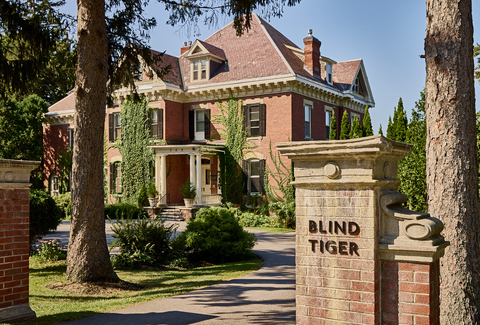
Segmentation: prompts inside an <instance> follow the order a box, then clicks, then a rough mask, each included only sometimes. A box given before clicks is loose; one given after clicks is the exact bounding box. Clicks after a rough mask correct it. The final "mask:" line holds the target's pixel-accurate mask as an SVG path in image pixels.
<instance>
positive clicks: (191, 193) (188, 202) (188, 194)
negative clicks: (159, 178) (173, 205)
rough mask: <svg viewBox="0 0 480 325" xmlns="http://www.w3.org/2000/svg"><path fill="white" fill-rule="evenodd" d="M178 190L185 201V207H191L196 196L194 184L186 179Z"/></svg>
mask: <svg viewBox="0 0 480 325" xmlns="http://www.w3.org/2000/svg"><path fill="white" fill-rule="evenodd" d="M180 192H182V195H183V201H184V202H185V207H186V208H191V207H192V206H193V201H194V200H195V197H196V196H197V190H196V189H195V186H194V185H193V184H192V183H190V182H189V181H187V182H186V183H185V184H183V185H182V187H181V188H180Z"/></svg>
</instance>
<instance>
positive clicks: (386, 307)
mask: <svg viewBox="0 0 480 325" xmlns="http://www.w3.org/2000/svg"><path fill="white" fill-rule="evenodd" d="M410 147H411V146H410V145H406V144H403V143H399V142H395V141H391V140H389V139H387V138H385V137H383V136H380V135H378V136H372V137H366V138H360V139H354V140H344V141H310V142H290V143H279V144H277V148H278V150H279V151H280V152H281V154H282V155H286V156H288V157H289V158H290V159H291V160H292V162H293V164H294V174H295V181H294V182H293V184H294V186H295V188H296V192H295V193H296V213H297V230H296V306H297V307H296V312H297V324H437V323H438V308H439V307H438V306H439V301H438V294H439V291H438V290H439V289H438V287H439V282H438V277H439V268H438V259H439V258H440V257H441V256H443V252H444V249H445V247H447V246H448V244H449V243H448V242H445V240H444V239H443V237H442V236H441V235H440V232H441V230H442V229H443V224H442V223H441V222H440V221H439V220H438V219H435V218H432V217H430V215H428V214H425V213H417V212H413V211H410V210H407V209H405V208H403V205H402V204H403V203H404V202H405V201H406V197H405V196H404V195H402V194H400V193H398V192H397V188H398V185H399V181H398V180H397V168H398V161H399V160H400V159H402V158H403V157H404V156H405V155H407V154H408V153H409V151H410Z"/></svg>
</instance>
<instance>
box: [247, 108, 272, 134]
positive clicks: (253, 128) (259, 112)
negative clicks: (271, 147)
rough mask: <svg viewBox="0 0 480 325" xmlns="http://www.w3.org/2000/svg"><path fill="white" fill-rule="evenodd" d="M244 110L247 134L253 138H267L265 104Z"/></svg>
mask: <svg viewBox="0 0 480 325" xmlns="http://www.w3.org/2000/svg"><path fill="white" fill-rule="evenodd" d="M242 109H243V124H244V127H245V129H246V130H247V134H248V135H249V136H252V137H256V136H265V135H266V134H267V132H266V106H265V104H258V105H248V106H243V107H242Z"/></svg>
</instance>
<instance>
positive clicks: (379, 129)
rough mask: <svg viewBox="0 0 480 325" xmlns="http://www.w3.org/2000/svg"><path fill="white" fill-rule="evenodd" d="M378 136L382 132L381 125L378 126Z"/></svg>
mask: <svg viewBox="0 0 480 325" xmlns="http://www.w3.org/2000/svg"><path fill="white" fill-rule="evenodd" d="M378 134H381V135H383V130H382V125H381V124H380V126H379V127H378Z"/></svg>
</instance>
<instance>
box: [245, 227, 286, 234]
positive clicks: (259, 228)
mask: <svg viewBox="0 0 480 325" xmlns="http://www.w3.org/2000/svg"><path fill="white" fill-rule="evenodd" d="M245 229H254V230H261V231H267V232H273V233H277V234H280V233H284V232H295V229H291V228H280V227H279V228H276V227H245Z"/></svg>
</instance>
